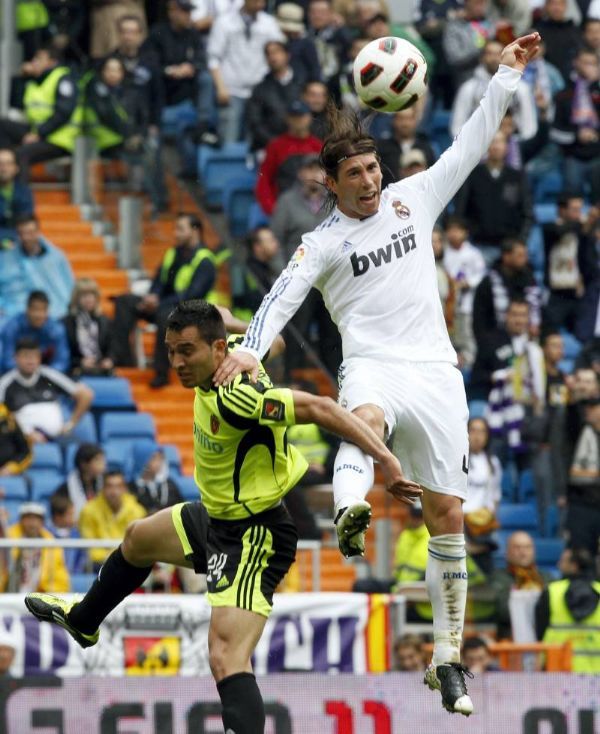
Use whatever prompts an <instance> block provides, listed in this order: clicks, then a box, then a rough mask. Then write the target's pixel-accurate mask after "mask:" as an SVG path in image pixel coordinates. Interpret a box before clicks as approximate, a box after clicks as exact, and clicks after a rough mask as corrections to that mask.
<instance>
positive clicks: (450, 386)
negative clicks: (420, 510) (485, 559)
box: [393, 363, 469, 500]
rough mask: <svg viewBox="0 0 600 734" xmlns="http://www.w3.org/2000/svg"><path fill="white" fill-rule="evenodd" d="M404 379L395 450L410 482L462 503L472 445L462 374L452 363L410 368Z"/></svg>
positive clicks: (425, 364) (464, 497)
mask: <svg viewBox="0 0 600 734" xmlns="http://www.w3.org/2000/svg"><path fill="white" fill-rule="evenodd" d="M404 374H405V378H404V380H403V382H402V391H403V395H402V402H403V405H404V407H403V411H402V415H401V418H400V420H399V424H398V428H397V430H396V434H395V436H394V442H393V451H394V453H395V454H396V456H397V457H398V459H399V460H400V462H401V464H402V466H403V469H404V470H405V473H406V474H407V476H408V477H409V478H410V479H412V480H413V481H416V482H419V484H421V485H422V486H423V487H426V488H427V489H429V490H430V491H432V492H437V493H440V494H449V495H453V496H456V497H459V498H460V499H463V500H464V499H466V496H467V471H468V456H469V441H468V434H467V420H468V408H467V401H466V396H465V389H464V382H463V378H462V375H461V373H460V372H459V371H458V370H457V369H456V368H455V367H453V366H452V365H451V364H449V363H448V364H446V363H430V364H428V363H421V364H419V365H411V366H409V367H408V368H407V369H406V370H405V373H404Z"/></svg>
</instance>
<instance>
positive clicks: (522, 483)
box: [517, 469, 536, 502]
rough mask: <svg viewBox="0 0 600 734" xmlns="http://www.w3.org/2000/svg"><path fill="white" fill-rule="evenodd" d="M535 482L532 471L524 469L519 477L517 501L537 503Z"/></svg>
mask: <svg viewBox="0 0 600 734" xmlns="http://www.w3.org/2000/svg"><path fill="white" fill-rule="evenodd" d="M535 498H536V492H535V482H534V478H533V472H532V471H531V469H524V470H523V471H522V472H521V474H520V476H519V486H518V487H517V499H518V501H519V502H535Z"/></svg>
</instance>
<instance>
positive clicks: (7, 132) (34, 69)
mask: <svg viewBox="0 0 600 734" xmlns="http://www.w3.org/2000/svg"><path fill="white" fill-rule="evenodd" d="M24 66H25V71H26V72H27V74H28V75H29V76H30V77H31V78H30V79H29V80H28V81H27V83H26V84H25V87H24V92H23V101H22V104H23V111H24V113H25V118H26V122H15V121H14V120H9V119H6V118H2V119H0V148H13V147H16V154H17V160H18V163H19V166H20V169H21V173H20V177H21V179H22V180H27V177H28V174H29V166H30V165H31V164H32V163H37V162H39V161H47V160H50V159H52V158H59V157H61V156H64V155H65V154H69V153H72V152H73V149H74V148H75V138H76V137H77V135H78V134H79V128H78V127H77V126H76V125H75V124H73V123H72V122H71V117H72V115H73V112H74V110H75V106H76V104H77V85H76V84H75V80H74V79H73V76H72V74H71V71H70V69H69V68H68V67H67V66H63V65H61V63H60V56H59V52H58V51H57V50H56V49H54V48H52V47H51V46H44V47H42V48H40V49H39V50H38V51H37V52H36V53H35V56H34V57H33V59H32V60H31V61H30V62H28V63H27V64H25V65H24Z"/></svg>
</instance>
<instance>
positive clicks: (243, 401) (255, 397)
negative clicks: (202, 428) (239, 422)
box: [217, 366, 273, 418]
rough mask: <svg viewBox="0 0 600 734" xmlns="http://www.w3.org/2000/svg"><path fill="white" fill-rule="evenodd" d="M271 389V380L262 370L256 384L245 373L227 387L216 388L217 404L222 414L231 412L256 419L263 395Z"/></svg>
mask: <svg viewBox="0 0 600 734" xmlns="http://www.w3.org/2000/svg"><path fill="white" fill-rule="evenodd" d="M272 387H273V383H272V382H271V379H270V378H269V376H268V375H267V373H266V372H265V371H264V369H262V366H261V368H260V370H259V373H258V379H257V380H256V382H254V381H252V380H250V377H249V376H248V374H246V373H242V374H240V375H238V376H237V377H236V378H235V379H234V380H233V381H232V382H231V383H230V384H229V385H220V386H219V387H218V388H217V404H218V405H219V408H220V410H221V412H222V413H227V412H228V411H229V412H233V413H235V414H237V415H239V416H242V417H245V418H252V417H256V414H257V411H258V409H259V406H260V405H261V404H262V401H263V396H264V394H265V393H266V392H267V391H268V390H270V389H271V388H272Z"/></svg>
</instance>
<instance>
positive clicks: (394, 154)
mask: <svg viewBox="0 0 600 734" xmlns="http://www.w3.org/2000/svg"><path fill="white" fill-rule="evenodd" d="M418 125H419V120H418V117H417V111H416V110H415V108H414V106H413V107H409V108H408V109H407V110H401V111H400V112H396V113H395V114H394V116H393V117H392V137H390V138H384V139H383V140H378V141H377V148H378V150H379V155H380V156H381V170H382V171H383V182H382V186H383V187H384V188H385V187H386V186H388V185H389V184H391V183H393V182H394V181H398V180H399V179H400V161H401V158H402V156H403V155H404V154H406V153H408V152H409V151H412V150H419V151H421V152H422V153H423V155H424V156H425V160H426V167H427V168H428V167H429V166H432V165H433V164H434V162H435V153H434V151H433V148H432V147H431V145H430V143H429V139H428V137H427V135H425V134H424V133H421V132H417V127H418Z"/></svg>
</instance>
